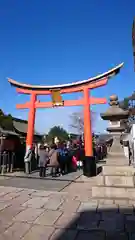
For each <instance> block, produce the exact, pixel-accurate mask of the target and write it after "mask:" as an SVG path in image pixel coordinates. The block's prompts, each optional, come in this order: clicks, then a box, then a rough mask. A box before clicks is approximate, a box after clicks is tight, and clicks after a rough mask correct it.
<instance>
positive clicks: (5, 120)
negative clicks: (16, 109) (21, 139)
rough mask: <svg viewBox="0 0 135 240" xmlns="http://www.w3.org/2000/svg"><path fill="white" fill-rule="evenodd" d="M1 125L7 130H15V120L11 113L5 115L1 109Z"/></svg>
mask: <svg viewBox="0 0 135 240" xmlns="http://www.w3.org/2000/svg"><path fill="white" fill-rule="evenodd" d="M0 127H2V128H3V129H5V130H11V131H12V130H13V129H14V127H13V120H12V116H11V115H10V114H8V115H5V114H4V112H3V111H2V110H1V109H0Z"/></svg>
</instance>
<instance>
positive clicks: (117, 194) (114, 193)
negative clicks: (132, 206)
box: [92, 186, 135, 200]
mask: <svg viewBox="0 0 135 240" xmlns="http://www.w3.org/2000/svg"><path fill="white" fill-rule="evenodd" d="M92 198H94V199H95V198H96V199H127V200H135V189H134V188H129V187H128V188H125V187H105V186H93V187H92Z"/></svg>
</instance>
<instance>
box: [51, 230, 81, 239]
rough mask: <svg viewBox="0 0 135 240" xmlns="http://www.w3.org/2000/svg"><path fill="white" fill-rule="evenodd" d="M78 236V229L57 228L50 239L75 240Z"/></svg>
mask: <svg viewBox="0 0 135 240" xmlns="http://www.w3.org/2000/svg"><path fill="white" fill-rule="evenodd" d="M76 236H77V230H66V231H65V230H64V231H63V229H56V230H55V231H54V233H53V235H52V236H51V238H50V240H75V239H76Z"/></svg>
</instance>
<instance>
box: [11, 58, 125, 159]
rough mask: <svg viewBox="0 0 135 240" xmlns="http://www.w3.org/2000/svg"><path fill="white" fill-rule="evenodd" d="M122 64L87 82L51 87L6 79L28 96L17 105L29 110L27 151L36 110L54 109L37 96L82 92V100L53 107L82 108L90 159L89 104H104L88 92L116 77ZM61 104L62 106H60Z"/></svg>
mask: <svg viewBox="0 0 135 240" xmlns="http://www.w3.org/2000/svg"><path fill="white" fill-rule="evenodd" d="M122 66H123V63H121V64H119V65H118V66H116V67H115V68H113V69H111V70H109V71H108V72H105V73H103V74H100V75H98V76H96V77H93V78H89V79H88V80H83V81H78V82H75V83H70V84H62V85H53V86H39V85H29V84H23V83H19V82H17V81H15V80H13V79H10V78H9V79H8V81H9V83H10V84H11V85H12V86H14V87H16V90H17V92H18V93H22V94H29V95H30V101H29V102H26V103H24V104H17V106H16V107H17V109H29V116H28V131H27V140H26V144H27V149H29V148H30V147H31V146H32V143H33V134H34V124H35V113H36V109H37V108H51V107H54V104H53V102H40V101H39V100H38V99H37V96H38V95H49V94H52V93H53V92H59V94H58V95H59V98H60V97H61V95H60V94H66V93H73V92H83V98H82V99H79V100H65V101H61V100H60V104H59V103H58V104H56V105H55V106H80V105H83V106H84V143H85V156H86V157H89V158H90V157H92V156H93V149H92V129H91V114H90V105H91V104H104V103H106V99H105V98H95V97H92V96H91V95H90V91H91V90H92V89H94V88H97V87H101V86H104V85H106V84H107V82H108V80H109V79H110V78H111V77H113V76H114V75H116V74H117V73H118V72H119V71H120V69H121V67H122ZM61 103H62V104H61Z"/></svg>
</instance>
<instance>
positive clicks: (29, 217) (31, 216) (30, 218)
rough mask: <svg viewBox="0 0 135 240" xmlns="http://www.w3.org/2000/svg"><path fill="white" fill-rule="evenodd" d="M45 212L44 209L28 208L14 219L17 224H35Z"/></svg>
mask: <svg viewBox="0 0 135 240" xmlns="http://www.w3.org/2000/svg"><path fill="white" fill-rule="evenodd" d="M43 212H44V210H43V209H34V210H33V209H32V208H26V209H25V210H24V211H22V212H20V213H19V214H17V215H16V216H15V217H14V219H13V220H14V221H15V222H27V223H33V222H34V221H35V220H36V218H38V217H39V216H40V215H41V214H42V213H43Z"/></svg>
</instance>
